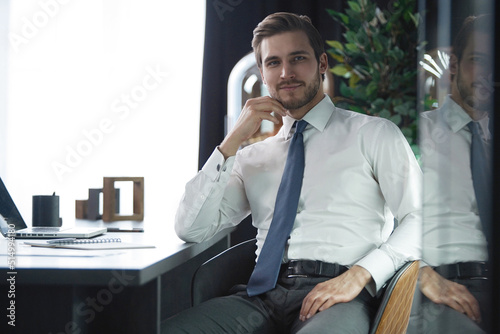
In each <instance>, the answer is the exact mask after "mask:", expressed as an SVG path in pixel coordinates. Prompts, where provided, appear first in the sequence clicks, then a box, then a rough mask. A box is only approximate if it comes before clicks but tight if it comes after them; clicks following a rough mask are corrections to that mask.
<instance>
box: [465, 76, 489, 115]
mask: <svg viewBox="0 0 500 334" xmlns="http://www.w3.org/2000/svg"><path fill="white" fill-rule="evenodd" d="M456 75H457V89H458V93H459V94H460V98H461V99H462V101H463V102H464V103H465V104H466V105H467V106H469V108H472V109H475V110H477V111H488V109H489V108H490V107H491V101H490V100H491V98H492V96H491V94H489V98H486V97H484V96H483V97H482V96H481V94H480V93H479V92H477V91H476V90H477V88H476V89H473V88H470V89H468V87H466V86H465V85H464V84H462V80H461V76H460V71H458V72H457V74H456Z"/></svg>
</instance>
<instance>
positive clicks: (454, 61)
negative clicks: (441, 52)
mask: <svg viewBox="0 0 500 334" xmlns="http://www.w3.org/2000/svg"><path fill="white" fill-rule="evenodd" d="M448 68H449V70H450V74H451V75H455V74H457V70H458V58H457V56H455V55H454V54H453V53H452V54H451V55H450V65H449V67H448Z"/></svg>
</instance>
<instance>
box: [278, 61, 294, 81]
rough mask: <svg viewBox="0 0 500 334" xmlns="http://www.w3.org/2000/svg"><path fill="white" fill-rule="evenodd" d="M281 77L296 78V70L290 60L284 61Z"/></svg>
mask: <svg viewBox="0 0 500 334" xmlns="http://www.w3.org/2000/svg"><path fill="white" fill-rule="evenodd" d="M281 78H282V79H293V78H295V72H294V71H293V67H292V65H291V64H289V63H288V62H283V67H282V68H281Z"/></svg>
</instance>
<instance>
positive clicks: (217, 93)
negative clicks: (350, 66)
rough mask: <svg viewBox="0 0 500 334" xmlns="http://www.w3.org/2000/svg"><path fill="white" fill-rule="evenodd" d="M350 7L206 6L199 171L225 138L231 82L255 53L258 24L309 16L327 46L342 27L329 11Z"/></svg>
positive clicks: (281, 3)
mask: <svg viewBox="0 0 500 334" xmlns="http://www.w3.org/2000/svg"><path fill="white" fill-rule="evenodd" d="M345 3H346V1H344V0H342V1H337V0H335V1H333V0H329V1H326V0H318V1H304V0H252V1H250V0H207V2H206V12H207V13H206V28H205V50H204V52H205V54H204V60H203V79H202V80H203V81H202V94H201V117H200V150H199V159H198V161H199V162H198V164H199V166H198V167H199V168H201V167H202V166H203V164H204V163H205V162H206V160H207V159H208V157H209V156H210V154H211V153H212V151H213V150H214V148H215V147H216V146H217V145H219V144H220V143H221V141H222V139H223V138H224V131H225V116H226V114H227V80H228V78H229V74H230V72H231V70H232V68H233V67H234V65H236V63H237V62H238V61H239V60H240V59H241V58H243V57H244V56H245V55H246V54H248V53H249V52H251V51H252V47H251V41H252V31H253V29H254V28H255V27H256V26H257V24H258V23H259V22H260V21H262V20H263V19H264V18H265V17H266V16H267V15H269V14H271V13H274V12H280V11H285V12H293V13H296V14H301V15H307V16H309V17H310V18H311V20H312V22H313V24H314V25H315V26H316V28H317V29H318V30H319V32H320V33H321V34H322V36H323V38H324V40H325V41H326V40H331V39H340V38H341V33H342V30H341V28H340V25H338V24H337V22H335V21H334V20H333V19H332V18H331V17H330V16H329V15H328V13H327V12H326V9H327V8H329V9H334V10H341V8H343V6H344V4H345Z"/></svg>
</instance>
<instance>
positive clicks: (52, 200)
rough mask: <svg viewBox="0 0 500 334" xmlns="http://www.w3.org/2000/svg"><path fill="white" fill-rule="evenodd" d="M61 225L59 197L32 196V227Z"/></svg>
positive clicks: (54, 195)
mask: <svg viewBox="0 0 500 334" xmlns="http://www.w3.org/2000/svg"><path fill="white" fill-rule="evenodd" d="M61 225H62V220H61V219H60V218H59V196H57V195H56V194H55V193H54V194H53V195H37V196H33V226H57V227H60V226H61Z"/></svg>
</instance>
